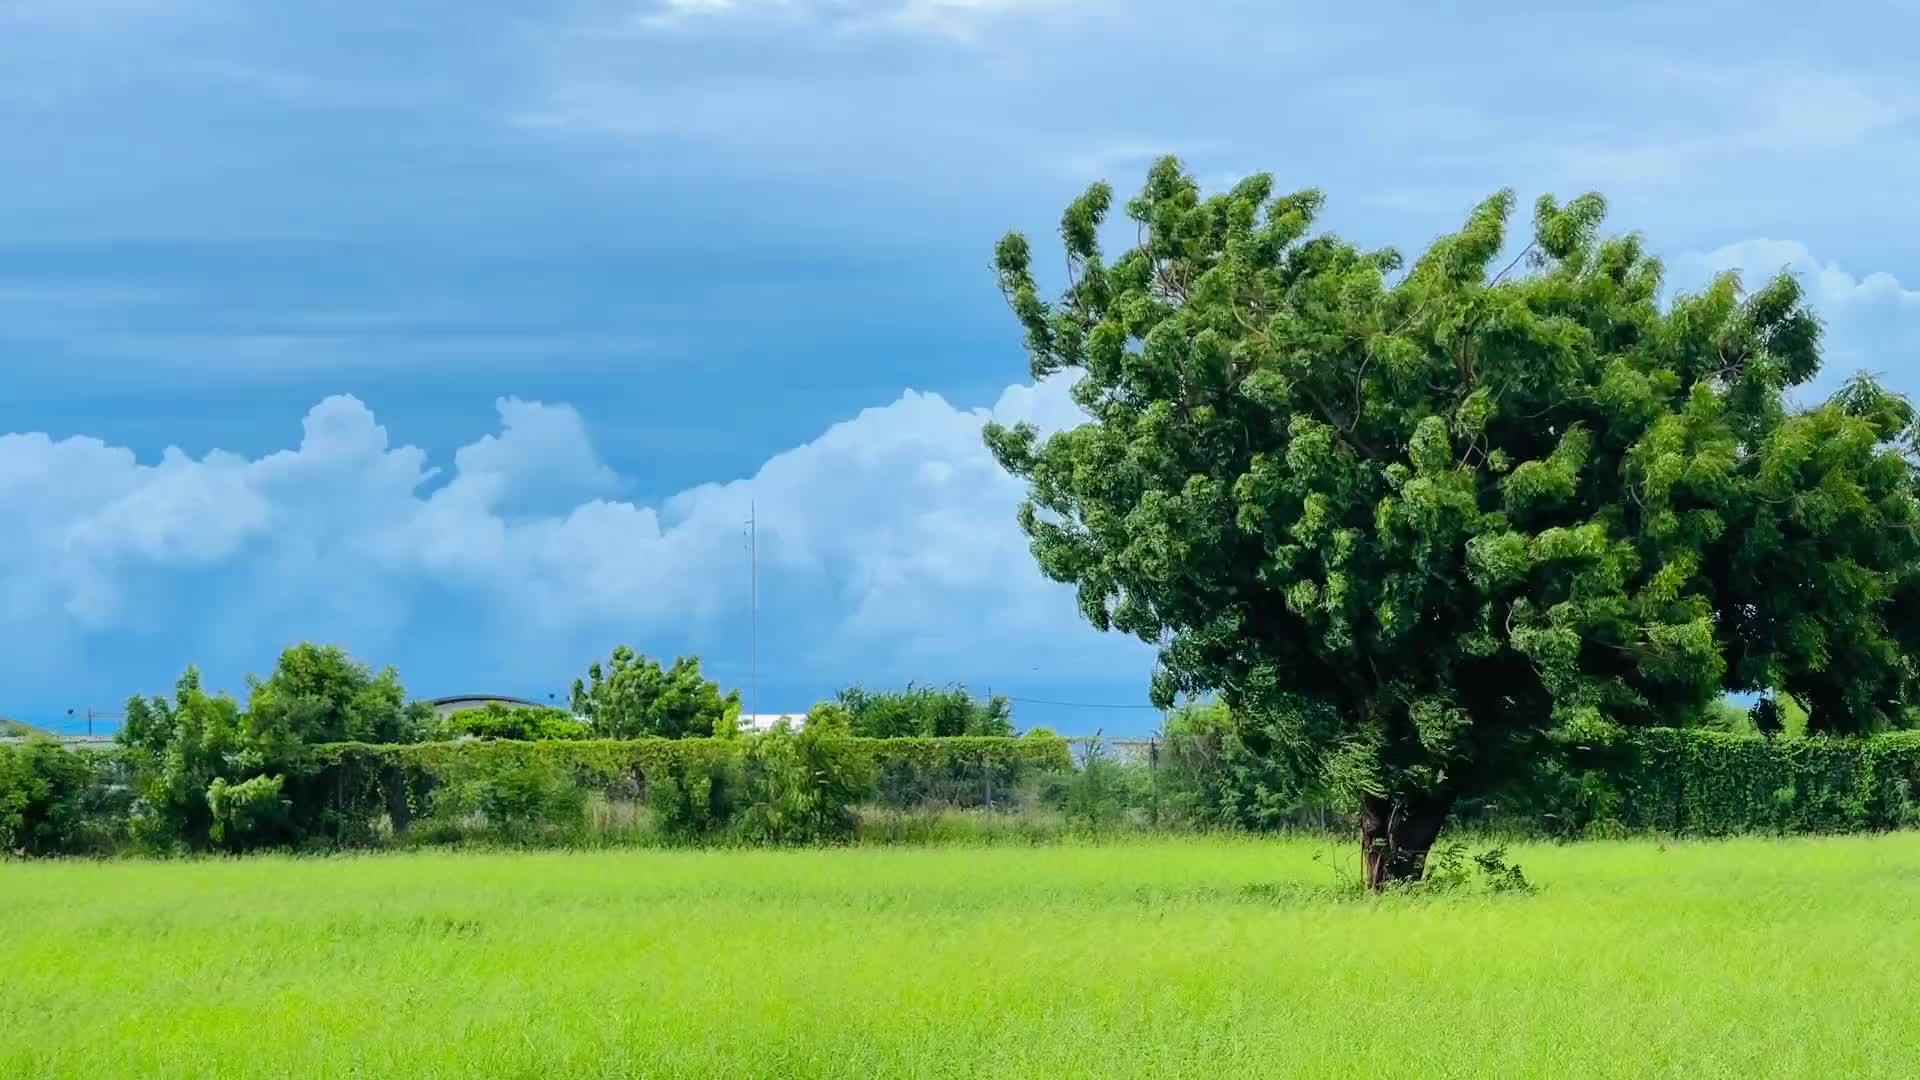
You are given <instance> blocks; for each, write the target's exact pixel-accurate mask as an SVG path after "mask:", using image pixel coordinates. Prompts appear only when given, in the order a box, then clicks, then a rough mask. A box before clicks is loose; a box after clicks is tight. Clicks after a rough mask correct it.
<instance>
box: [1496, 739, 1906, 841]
mask: <svg viewBox="0 0 1920 1080" xmlns="http://www.w3.org/2000/svg"><path fill="white" fill-rule="evenodd" d="M1496 804H1497V807H1498V809H1499V810H1500V811H1501V812H1502V814H1503V815H1504V816H1508V817H1514V818H1518V819H1520V820H1523V821H1537V822H1541V823H1543V824H1545V825H1547V826H1548V827H1549V828H1550V829H1551V830H1552V831H1555V832H1560V833H1563V834H1569V835H1582V834H1585V833H1587V832H1590V831H1597V832H1603V833H1604V832H1612V831H1619V830H1642V829H1649V830H1657V831H1660V832H1669V833H1687V834H1697V835H1706V836H1720V835H1726V834H1731V833H1743V832H1779V833H1837V832H1856V831H1861V830H1870V829H1889V828H1898V827H1902V826H1910V825H1916V824H1920V732H1912V731H1902V732H1893V733H1889V734H1885V735H1877V736H1873V737H1871V738H1853V739H1847V738H1835V737H1831V736H1812V737H1809V738H1802V739H1785V738H1778V739H1767V738H1763V737H1760V736H1757V735H1731V734H1726V733H1723V732H1718V731H1711V730H1705V729H1693V730H1673V729H1653V730H1647V731H1639V732H1633V733H1631V734H1629V735H1627V736H1625V737H1623V738H1621V739H1619V740H1616V741H1614V742H1612V743H1608V744H1580V745H1569V746H1563V747H1559V748H1557V750H1556V751H1555V752H1553V753H1552V754H1550V755H1547V756H1546V757H1545V758H1544V759H1543V760H1542V761H1541V762H1540V765H1539V767H1538V768H1537V769H1536V770H1535V771H1534V773H1533V774H1531V775H1530V776H1529V777H1527V778H1525V779H1523V780H1521V781H1518V782H1516V783H1515V784H1513V785H1511V787H1510V788H1509V790H1508V791H1507V792H1505V793H1503V794H1502V795H1501V796H1497V797H1496Z"/></svg>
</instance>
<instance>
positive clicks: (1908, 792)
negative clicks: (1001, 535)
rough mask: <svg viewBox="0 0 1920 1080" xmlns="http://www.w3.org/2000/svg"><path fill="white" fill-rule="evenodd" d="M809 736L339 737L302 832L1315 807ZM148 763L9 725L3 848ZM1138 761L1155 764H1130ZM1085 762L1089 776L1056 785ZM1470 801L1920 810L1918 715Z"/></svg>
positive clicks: (1757, 823) (106, 814) (1881, 822)
mask: <svg viewBox="0 0 1920 1080" xmlns="http://www.w3.org/2000/svg"><path fill="white" fill-rule="evenodd" d="M1191 738H1196V739H1198V738H1200V737H1191ZM1208 738H1211V737H1208ZM793 739H794V737H793V736H787V737H786V739H785V740H784V741H783V740H780V739H769V738H768V737H765V736H760V737H749V738H743V739H659V738H643V739H633V740H582V741H571V740H557V741H546V742H514V741H506V740H498V741H488V740H469V741H462V742H451V743H420V744H410V745H373V744H364V743H332V744H325V745H321V746H316V747H312V748H310V749H309V750H308V751H307V753H306V755H305V757H304V758H303V759H302V760H303V765H302V767H300V768H298V769H296V770H294V772H295V773H296V774H297V775H296V776H290V777H289V778H288V779H289V784H288V787H287V789H286V790H287V793H288V795H289V797H293V798H297V799H299V800H303V801H304V804H305V805H307V806H308V807H309V808H310V809H312V810H314V811H315V812H316V813H315V815H314V820H315V821H316V823H317V827H316V828H315V829H314V830H313V831H312V832H311V833H309V834H304V835H305V839H303V840H302V841H301V842H302V843H303V844H305V843H312V844H317V845H321V846H353V845H358V844H364V843H374V842H379V839H380V834H381V833H382V832H383V830H385V829H388V828H391V829H392V830H393V831H395V832H400V831H406V830H407V829H408V828H409V827H410V826H411V825H412V824H413V823H414V822H416V821H417V820H419V819H422V818H432V819H433V820H434V821H436V822H439V823H441V824H443V825H444V824H445V822H446V821H448V820H449V819H452V818H465V819H473V818H475V817H477V818H478V819H481V820H484V821H486V822H488V823H489V824H490V825H502V824H509V823H512V822H518V823H520V824H522V825H525V826H528V827H540V828H544V827H545V826H546V825H547V824H549V823H551V822H555V821H563V820H568V819H577V818H578V816H579V814H580V813H582V812H583V810H582V807H583V802H582V800H584V799H585V797H586V795H587V794H588V793H591V792H594V791H602V792H605V793H607V794H608V795H611V796H615V797H617V798H625V799H628V800H641V799H644V800H645V801H646V802H647V803H648V804H649V805H651V807H652V809H653V815H654V820H655V822H656V824H658V825H660V826H661V828H662V829H663V830H664V831H665V832H668V833H672V834H674V835H676V836H678V837H679V838H682V839H688V840H693V839H699V838H701V837H712V836H716V835H718V834H719V832H721V831H724V830H725V829H727V828H731V827H733V826H734V825H741V824H743V823H744V824H745V825H751V826H753V829H754V831H751V832H749V833H748V834H745V840H746V842H760V841H759V839H758V838H759V837H763V836H769V835H771V836H779V837H786V838H787V839H784V840H781V841H780V842H804V841H803V840H801V839H797V838H800V837H805V836H808V835H820V834H821V830H822V829H823V828H825V826H826V825H828V824H832V823H834V822H844V821H845V820H846V814H845V811H846V810H847V807H848V805H849V801H850V800H855V801H860V802H865V803H869V804H879V805H883V806H894V807H909V806H925V805H939V806H1001V805H1005V804H1006V803H1007V802H1009V801H1011V800H1012V799H1013V798H1014V796H1015V794H1016V789H1018V788H1019V786H1020V785H1021V784H1022V782H1023V781H1028V783H1027V785H1026V786H1027V788H1029V789H1030V788H1032V787H1033V783H1032V782H1033V781H1037V782H1038V783H1040V784H1041V786H1042V788H1043V789H1044V790H1046V791H1049V792H1052V794H1054V795H1061V796H1062V797H1063V798H1065V799H1066V800H1067V801H1066V805H1067V809H1068V810H1069V812H1070V813H1071V812H1074V809H1075V807H1076V806H1077V803H1075V802H1074V801H1073V800H1074V799H1078V800H1079V801H1080V802H1088V803H1089V804H1090V807H1088V808H1081V809H1082V810H1083V811H1084V813H1083V816H1085V817H1088V818H1089V819H1100V820H1106V819H1107V818H1109V817H1111V818H1114V819H1115V820H1119V819H1120V817H1121V816H1124V814H1125V813H1127V812H1129V811H1130V810H1131V811H1137V812H1138V816H1139V817H1140V818H1141V819H1142V820H1143V821H1150V822H1158V823H1163V824H1164V823H1185V824H1191V825H1202V826H1225V827H1235V828H1247V829H1260V828H1274V827H1286V826H1287V825H1288V824H1290V823H1291V824H1299V821H1298V820H1291V821H1290V820H1289V819H1287V818H1285V817H1282V816H1279V815H1277V814H1274V813H1270V812H1269V813H1265V814H1264V815H1263V816H1259V817H1258V818H1257V819H1255V818H1250V817H1249V814H1250V813H1252V811H1250V810H1249V808H1254V809H1256V810H1257V809H1259V808H1261V807H1262V806H1264V805H1265V804H1266V803H1270V802H1272V801H1273V800H1272V798H1271V797H1272V796H1273V795H1274V794H1275V793H1276V792H1275V790H1274V789H1273V788H1272V787H1271V784H1272V777H1270V776H1268V775H1267V773H1268V772H1270V771H1271V768H1273V767H1274V766H1272V764H1271V763H1269V764H1268V765H1267V766H1265V767H1249V763H1248V762H1247V761H1244V760H1241V757H1243V756H1244V755H1245V750H1244V748H1243V747H1237V746H1236V745H1235V741H1234V740H1233V739H1232V738H1230V737H1229V738H1227V739H1225V740H1224V742H1222V741H1221V740H1219V739H1217V738H1216V739H1214V740H1213V741H1212V742H1209V743H1208V745H1207V746H1206V747H1204V748H1201V749H1205V750H1206V752H1204V753H1191V754H1189V753H1168V752H1163V753H1161V754H1159V755H1155V756H1154V761H1156V762H1157V763H1158V766H1157V771H1155V768H1154V766H1152V765H1149V764H1140V765H1137V766H1121V765H1119V764H1117V763H1114V762H1107V761H1103V760H1102V759H1101V758H1099V757H1098V755H1095V756H1093V757H1090V758H1089V761H1090V762H1093V763H1096V764H1098V766H1099V767H1098V768H1089V769H1083V770H1082V772H1081V773H1080V774H1079V776H1078V777H1077V778H1075V777H1072V776H1071V775H1070V773H1071V770H1072V768H1073V757H1074V755H1073V754H1071V753H1070V751H1069V744H1068V742H1067V741H1066V740H1064V739H1060V738H1057V737H1053V736H1038V737H1035V736H1029V737H1025V738H998V737H963V738H906V739H869V738H852V737H813V738H808V739H805V740H803V741H801V742H797V743H796V742H794V741H793ZM1162 749H1163V751H1166V750H1171V749H1174V748H1171V747H1164V746H1163V747H1162ZM140 770H141V765H140V763H139V761H138V760H136V759H135V758H134V757H133V755H132V754H131V753H130V752H127V751H121V750H96V749H84V750H71V749H61V748H59V747H57V746H56V745H55V744H52V743H49V742H37V743H26V744H0V853H4V852H25V853H29V854H39V853H57V852H61V851H103V850H114V849H115V848H117V847H123V846H125V842H126V838H127V836H128V830H127V825H128V822H129V821H130V820H131V819H132V818H130V815H132V817H137V816H138V814H139V812H140V811H139V808H138V807H137V806H134V805H132V802H133V798H132V791H133V790H134V789H135V788H136V787H137V781H138V775H139V773H140ZM1116 770H1117V771H1116ZM1134 773H1138V774H1139V775H1138V776H1137V777H1134V779H1137V780H1138V781H1139V782H1138V783H1135V782H1133V780H1129V779H1128V777H1129V776H1132V775H1133V774H1134ZM1096 774H1098V775H1096ZM1068 780H1071V785H1072V791H1071V792H1070V793H1066V794H1064V795H1063V794H1062V792H1054V791H1052V789H1053V788H1055V787H1059V786H1060V785H1061V784H1062V783H1065V782H1067V781H1068ZM294 781H297V782H294ZM1083 781H1084V782H1083ZM1094 781H1098V782H1097V783H1095V782H1094ZM1049 785H1050V786H1049ZM1083 788H1084V789H1085V790H1081V789H1083ZM1243 789H1244V790H1243ZM1103 800H1104V801H1103ZM1056 801H1058V800H1056ZM1107 802H1113V803H1115V805H1114V806H1112V807H1108V806H1106V803H1107ZM1092 803H1099V804H1100V805H1098V806H1093V805H1091V804H1092ZM1135 804H1138V805H1135ZM1049 805H1051V803H1049ZM1148 807H1150V808H1151V810H1152V812H1151V813H1147V812H1146V810H1145V808H1148ZM1266 809H1267V810H1269V811H1271V810H1273V809H1274V808H1273V807H1270V806H1269V807H1267V808H1266ZM1107 811H1113V813H1108V812H1107ZM1458 813H1459V816H1460V817H1461V818H1463V819H1473V818H1476V817H1483V818H1490V819H1497V820H1499V821H1502V822H1504V823H1509V824H1514V825H1519V826H1522V827H1525V828H1529V829H1537V830H1541V831H1545V832H1549V833H1554V834H1558V835H1569V836H1578V835H1595V834H1606V833H1609V832H1615V831H1646V830H1651V831H1656V832H1662V833H1671V834H1693V835H1709V836H1716V835H1727V834H1732V833H1743V832H1772V833H1833V832H1853V831H1866V830H1879V829H1889V828H1899V827H1903V826H1915V825H1920V732H1898V733H1893V734H1886V735H1880V736H1874V737H1871V738H1865V739H1840V738H1820V737H1815V738H1804V739H1775V740H1767V739H1763V738H1758V737H1754V736H1741V735H1730V734H1726V733H1723V732H1718V731H1708V730H1659V729H1656V730H1648V731H1641V732H1636V733H1633V734H1631V735H1629V736H1627V737H1625V738H1622V739H1621V740H1619V741H1617V742H1615V743H1613V744H1610V745H1606V746H1562V747H1557V748H1554V749H1552V750H1551V751H1549V752H1545V753H1542V754H1541V755H1540V756H1539V757H1538V758H1536V759H1535V761H1534V764H1533V767H1532V768H1531V769H1530V770H1529V771H1528V773H1527V775H1525V776H1523V777H1520V778H1517V779H1516V781H1515V782H1514V783H1513V784H1511V785H1510V786H1509V787H1508V788H1507V789H1506V790H1504V791H1502V792H1499V793H1498V794H1497V795H1496V796H1495V797H1494V798H1491V799H1487V800H1482V801H1480V802H1478V803H1475V804H1466V805H1462V806H1461V807H1460V808H1459V810H1458ZM1296 817H1297V815H1296ZM796 821H797V822H799V823H800V825H798V826H796V825H795V824H794V822H796ZM809 822H811V823H812V824H808V823H809ZM836 827H837V826H836ZM808 829H811V830H812V832H811V833H810V832H808Z"/></svg>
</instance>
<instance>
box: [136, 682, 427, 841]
mask: <svg viewBox="0 0 1920 1080" xmlns="http://www.w3.org/2000/svg"><path fill="white" fill-rule="evenodd" d="M247 687H248V694H247V708H246V710H245V711H244V712H242V711H241V709H240V706H239V703H238V702H236V701H235V700H234V699H233V698H232V697H230V696H229V695H227V694H224V693H223V694H218V695H212V694H208V693H207V692H206V691H205V690H204V689H203V688H202V686H201V684H200V673H199V671H198V670H197V669H195V668H192V667H189V668H188V669H187V670H186V673H185V674H183V675H182V676H181V677H180V680H179V682H178V683H176V684H175V687H174V695H173V699H172V700H171V701H169V700H167V699H165V698H160V697H154V698H147V699H142V698H139V697H135V698H133V699H131V700H129V701H128V702H127V714H126V715H127V718H126V723H125V724H124V725H123V726H122V728H121V730H120V733H119V735H118V736H117V738H118V739H119V741H120V743H121V745H122V746H124V747H125V748H126V752H127V756H128V759H129V762H130V765H131V769H132V774H133V788H134V795H135V802H134V807H133V821H132V827H133V830H134V835H135V838H136V839H139V840H142V841H144V842H146V843H149V844H152V845H155V846H160V847H174V846H181V845H184V846H186V847H189V848H194V849H200V848H206V847H224V848H228V849H234V850H237V849H241V848H248V847H261V846H268V845H278V844H297V843H301V842H303V841H307V840H309V839H316V838H317V839H325V840H340V839H342V838H344V837H345V836H346V835H348V834H349V833H352V832H356V831H358V830H362V829H364V828H365V827H366V826H367V822H365V821H362V820H354V819H353V817H352V816H350V815H343V814H342V813H341V812H340V811H339V810H338V809H336V808H335V807H334V805H333V804H332V801H331V800H330V799H329V798H328V794H329V791H330V789H329V788H327V786H326V784H325V781H324V780H323V778H322V776H321V774H320V773H319V771H318V770H316V769H315V768H314V766H313V763H312V762H311V760H309V756H308V754H307V749H308V748H309V747H311V746H314V745H317V744H320V743H330V742H349V741H352V742H379V743H397V742H417V741H419V739H420V738H421V737H423V735H424V734H425V733H426V732H427V730H428V723H429V720H430V718H431V716H432V712H433V710H432V707H431V706H428V705H426V704H425V703H421V702H416V703H413V704H408V703H407V701H406V689H405V688H404V687H403V686H401V685H400V678H399V676H398V674H396V673H395V672H394V670H393V669H392V668H387V669H384V670H382V671H380V672H378V673H375V672H373V671H372V670H370V669H369V668H367V667H366V666H365V665H363V664H360V663H357V662H356V661H354V659H353V658H352V657H351V656H349V655H347V653H346V652H345V651H344V650H342V649H340V648H338V647H336V646H321V645H312V644H301V645H296V646H294V647H292V648H290V649H287V650H286V651H284V652H282V653H281V654H280V658H279V660H278V662H277V663H275V665H274V668H273V671H272V672H271V673H269V674H268V676H267V677H266V678H264V679H261V678H257V677H253V676H249V677H248V679H247Z"/></svg>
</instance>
